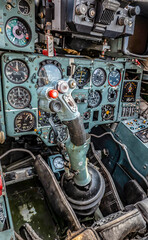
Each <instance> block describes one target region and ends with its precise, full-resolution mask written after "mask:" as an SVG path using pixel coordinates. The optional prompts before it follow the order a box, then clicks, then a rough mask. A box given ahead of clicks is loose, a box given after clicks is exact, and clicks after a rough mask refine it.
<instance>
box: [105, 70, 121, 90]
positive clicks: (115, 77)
mask: <svg viewBox="0 0 148 240" xmlns="http://www.w3.org/2000/svg"><path fill="white" fill-rule="evenodd" d="M120 81H121V73H120V71H119V70H114V71H111V72H110V73H109V78H108V82H109V85H110V86H112V87H116V86H118V85H119V83H120Z"/></svg>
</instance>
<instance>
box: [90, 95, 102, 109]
mask: <svg viewBox="0 0 148 240" xmlns="http://www.w3.org/2000/svg"><path fill="white" fill-rule="evenodd" d="M101 99H102V96H101V93H100V92H99V91H91V92H90V93H89V95H88V106H89V107H91V108H95V107H97V106H98V105H99V104H100V103H101Z"/></svg>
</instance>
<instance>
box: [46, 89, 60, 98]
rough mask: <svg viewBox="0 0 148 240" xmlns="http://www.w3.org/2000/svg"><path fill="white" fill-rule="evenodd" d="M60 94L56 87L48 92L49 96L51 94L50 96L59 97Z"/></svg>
mask: <svg viewBox="0 0 148 240" xmlns="http://www.w3.org/2000/svg"><path fill="white" fill-rule="evenodd" d="M58 95H59V93H58V91H57V90H55V89H53V90H50V91H49V92H48V96H49V97H50V98H57V97H58Z"/></svg>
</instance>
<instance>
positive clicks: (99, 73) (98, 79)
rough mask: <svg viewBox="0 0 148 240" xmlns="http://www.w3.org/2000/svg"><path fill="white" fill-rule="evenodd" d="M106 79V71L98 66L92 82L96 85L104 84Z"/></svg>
mask: <svg viewBox="0 0 148 240" xmlns="http://www.w3.org/2000/svg"><path fill="white" fill-rule="evenodd" d="M105 81H106V73H105V71H104V70H103V69H102V68H97V69H96V70H95V71H94V72H93V75H92V83H93V84H94V85H95V86H96V87H100V86H102V85H103V84H104V83H105Z"/></svg>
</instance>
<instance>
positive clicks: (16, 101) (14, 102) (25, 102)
mask: <svg viewBox="0 0 148 240" xmlns="http://www.w3.org/2000/svg"><path fill="white" fill-rule="evenodd" d="M30 101H31V94H30V92H29V91H28V90H27V89H26V88H24V87H14V88H12V89H11V90H10V91H9V93H8V102H9V104H10V105H11V106H12V107H13V108H17V109H22V108H25V107H28V106H29V104H30Z"/></svg>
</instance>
